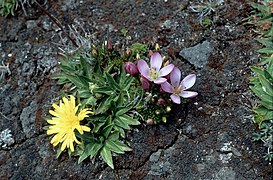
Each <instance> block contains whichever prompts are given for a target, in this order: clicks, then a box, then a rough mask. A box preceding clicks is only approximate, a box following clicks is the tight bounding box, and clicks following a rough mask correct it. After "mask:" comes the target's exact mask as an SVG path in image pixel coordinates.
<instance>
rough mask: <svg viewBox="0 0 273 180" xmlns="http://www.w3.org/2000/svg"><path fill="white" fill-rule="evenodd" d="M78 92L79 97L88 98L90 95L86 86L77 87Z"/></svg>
mask: <svg viewBox="0 0 273 180" xmlns="http://www.w3.org/2000/svg"><path fill="white" fill-rule="evenodd" d="M78 92H79V94H80V97H81V98H84V99H86V98H89V97H90V96H91V93H90V91H89V89H87V88H86V89H78Z"/></svg>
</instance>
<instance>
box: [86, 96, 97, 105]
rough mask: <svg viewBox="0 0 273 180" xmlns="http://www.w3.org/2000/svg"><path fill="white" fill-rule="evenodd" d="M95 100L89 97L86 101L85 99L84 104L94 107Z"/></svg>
mask: <svg viewBox="0 0 273 180" xmlns="http://www.w3.org/2000/svg"><path fill="white" fill-rule="evenodd" d="M96 102H97V99H96V98H94V97H93V96H90V97H89V98H88V99H85V104H88V105H92V106H95V105H96V104H97V103H96Z"/></svg>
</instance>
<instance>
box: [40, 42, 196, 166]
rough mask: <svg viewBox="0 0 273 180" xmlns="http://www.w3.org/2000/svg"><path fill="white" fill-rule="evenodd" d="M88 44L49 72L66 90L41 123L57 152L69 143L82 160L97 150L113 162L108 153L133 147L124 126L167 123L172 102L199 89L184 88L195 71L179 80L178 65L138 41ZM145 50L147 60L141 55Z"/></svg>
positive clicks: (128, 127)
mask: <svg viewBox="0 0 273 180" xmlns="http://www.w3.org/2000/svg"><path fill="white" fill-rule="evenodd" d="M87 44H88V43H83V44H82V46H83V47H82V48H79V49H78V50H77V51H75V52H74V53H73V54H70V55H65V54H64V59H62V60H61V63H60V69H61V71H60V72H59V73H57V74H55V75H54V76H53V78H54V79H57V80H58V84H60V85H64V86H65V87H66V89H68V90H67V92H65V93H64V94H65V95H64V96H63V97H62V100H60V103H59V105H57V104H55V103H54V104H53V105H52V106H53V108H54V110H50V111H49V113H50V114H51V115H52V116H49V117H45V119H46V120H47V122H48V123H49V124H50V125H49V126H47V127H45V129H46V130H47V134H48V135H54V136H53V138H52V139H51V144H53V146H58V151H57V156H59V155H60V154H61V152H63V151H64V150H66V149H67V150H68V152H69V154H71V155H75V156H79V160H78V162H79V163H80V162H82V161H84V160H85V159H87V158H91V159H93V158H95V157H96V156H97V155H99V156H100V157H101V158H102V159H103V160H104V161H105V162H106V163H107V164H108V165H109V166H110V167H111V168H114V164H113V159H112V155H113V154H114V153H115V154H124V153H125V152H126V151H131V150H132V149H131V148H130V147H129V146H128V145H127V143H126V142H127V141H126V131H127V130H129V129H131V126H135V125H139V124H140V123H141V122H143V123H146V124H147V125H152V124H158V123H161V122H163V123H166V122H167V117H168V115H169V113H170V111H171V108H172V104H173V103H177V104H180V103H181V102H185V99H182V101H181V97H182V98H190V97H195V96H196V95H197V93H196V92H192V91H187V89H189V88H190V87H192V86H193V85H194V83H195V80H196V76H195V75H193V74H192V75H189V76H187V77H186V78H184V79H183V80H182V81H181V82H180V77H181V72H180V70H179V69H178V68H177V67H174V65H173V64H168V63H167V64H166V63H165V64H164V65H163V58H162V56H161V55H160V54H159V52H151V51H148V48H147V45H144V44H141V43H135V44H133V45H132V46H131V47H130V48H126V50H125V52H123V50H120V49H117V47H115V46H112V42H111V41H109V40H107V41H104V43H103V44H102V45H96V46H95V45H92V46H89V45H87ZM86 45H87V46H86ZM88 47H91V49H90V50H89V51H87V48H88ZM157 47H159V46H158V45H157ZM128 49H130V51H128ZM148 52H149V53H150V66H148V64H147V62H146V60H144V59H146V56H147V54H148ZM136 57H142V58H143V59H137V65H136V64H135V63H134V61H135V60H136V59H135V58H136ZM162 65H163V66H162ZM169 74H170V81H171V82H170V83H169V82H168V80H167V78H166V76H167V75H169ZM185 84H186V85H185ZM167 93H171V95H169V94H167ZM66 94H69V95H66ZM67 97H69V98H67ZM75 143H76V147H75V148H74V144H75Z"/></svg>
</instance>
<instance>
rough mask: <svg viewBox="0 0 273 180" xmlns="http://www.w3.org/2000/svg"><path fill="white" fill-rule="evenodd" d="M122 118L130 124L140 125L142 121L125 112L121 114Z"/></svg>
mask: <svg viewBox="0 0 273 180" xmlns="http://www.w3.org/2000/svg"><path fill="white" fill-rule="evenodd" d="M119 118H120V120H121V121H123V122H125V123H126V124H129V125H139V124H140V122H139V121H138V120H135V119H133V118H132V117H130V116H128V115H126V114H123V115H122V116H119Z"/></svg>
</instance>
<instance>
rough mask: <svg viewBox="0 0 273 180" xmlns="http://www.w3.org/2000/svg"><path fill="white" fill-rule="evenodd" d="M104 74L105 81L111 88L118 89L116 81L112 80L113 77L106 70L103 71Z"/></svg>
mask: <svg viewBox="0 0 273 180" xmlns="http://www.w3.org/2000/svg"><path fill="white" fill-rule="evenodd" d="M105 76H106V80H107V82H108V83H109V86H110V87H111V88H112V89H113V90H120V87H119V85H118V83H117V82H116V81H115V80H114V78H113V77H112V76H111V75H110V74H109V73H108V72H105Z"/></svg>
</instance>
